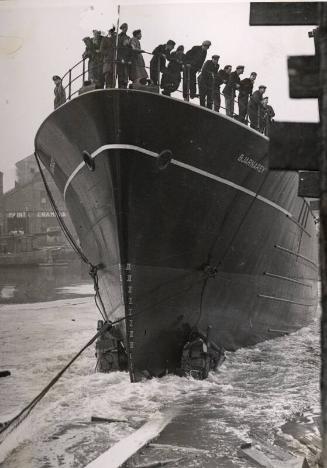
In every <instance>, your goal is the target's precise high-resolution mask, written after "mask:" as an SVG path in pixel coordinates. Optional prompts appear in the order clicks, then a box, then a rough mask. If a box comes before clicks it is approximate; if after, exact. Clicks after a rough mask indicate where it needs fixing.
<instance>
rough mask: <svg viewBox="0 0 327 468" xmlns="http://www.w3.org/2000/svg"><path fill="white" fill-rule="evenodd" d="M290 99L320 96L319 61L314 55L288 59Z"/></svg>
mask: <svg viewBox="0 0 327 468" xmlns="http://www.w3.org/2000/svg"><path fill="white" fill-rule="evenodd" d="M288 77H289V92H290V97H291V98H295V99H302V98H318V97H319V96H320V95H321V86H320V76H319V61H318V58H317V57H316V56H315V55H302V56H298V57H289V58H288Z"/></svg>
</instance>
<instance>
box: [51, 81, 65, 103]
mask: <svg viewBox="0 0 327 468" xmlns="http://www.w3.org/2000/svg"><path fill="white" fill-rule="evenodd" d="M52 79H53V81H54V84H55V85H56V86H55V88H54V90H53V91H54V95H55V98H54V108H55V109H57V107H59V106H61V105H62V104H64V103H65V102H66V93H65V90H64V88H63V86H62V81H61V78H60V76H58V75H55V76H53V77H52Z"/></svg>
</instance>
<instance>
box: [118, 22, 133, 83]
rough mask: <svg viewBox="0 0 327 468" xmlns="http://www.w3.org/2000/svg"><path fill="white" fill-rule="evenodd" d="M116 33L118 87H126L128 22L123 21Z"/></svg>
mask: <svg viewBox="0 0 327 468" xmlns="http://www.w3.org/2000/svg"><path fill="white" fill-rule="evenodd" d="M119 29H120V30H121V32H120V33H119V34H118V50H117V61H118V63H117V75H118V88H124V89H126V88H127V85H128V77H129V73H128V70H129V62H130V61H131V46H130V42H131V38H130V37H129V36H128V35H127V30H128V24H127V23H123V24H122V25H121V26H120V28H119Z"/></svg>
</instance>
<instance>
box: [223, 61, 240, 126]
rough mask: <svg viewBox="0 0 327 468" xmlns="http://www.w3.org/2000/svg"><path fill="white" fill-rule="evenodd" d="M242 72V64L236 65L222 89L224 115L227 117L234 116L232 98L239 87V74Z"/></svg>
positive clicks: (233, 98)
mask: <svg viewBox="0 0 327 468" xmlns="http://www.w3.org/2000/svg"><path fill="white" fill-rule="evenodd" d="M243 72H244V65H238V66H237V67H236V70H234V71H233V72H232V73H231V74H230V75H229V79H228V81H227V83H226V85H225V87H224V89H223V95H224V97H225V108H226V115H228V116H229V117H233V116H234V100H235V93H236V90H237V89H239V87H240V83H241V79H240V75H242V73H243Z"/></svg>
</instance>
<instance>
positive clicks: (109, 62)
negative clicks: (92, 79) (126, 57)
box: [100, 26, 116, 88]
mask: <svg viewBox="0 0 327 468" xmlns="http://www.w3.org/2000/svg"><path fill="white" fill-rule="evenodd" d="M115 52H116V28H115V26H113V27H112V28H111V29H109V31H108V36H107V37H104V38H103V39H102V41H101V46H100V54H101V55H102V57H103V68H102V71H103V74H104V82H105V85H106V88H115V86H116V70H115Z"/></svg>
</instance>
